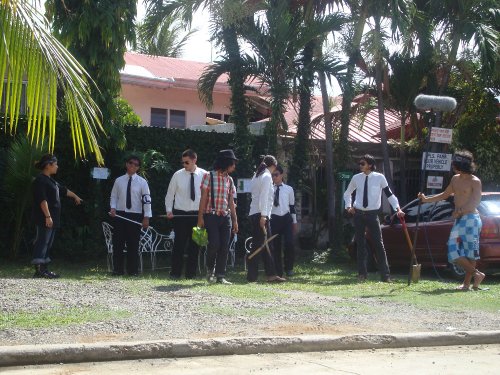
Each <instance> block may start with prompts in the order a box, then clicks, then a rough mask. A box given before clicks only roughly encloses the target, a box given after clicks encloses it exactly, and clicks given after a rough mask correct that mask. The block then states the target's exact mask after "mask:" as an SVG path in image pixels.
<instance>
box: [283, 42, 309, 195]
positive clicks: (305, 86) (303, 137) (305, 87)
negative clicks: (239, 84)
mask: <svg viewBox="0 0 500 375" xmlns="http://www.w3.org/2000/svg"><path fill="white" fill-rule="evenodd" d="M315 44H316V43H315V42H314V41H310V42H308V43H307V44H306V46H305V47H304V59H303V62H304V65H303V70H302V81H301V82H300V85H299V104H300V106H299V116H298V117H299V118H298V124H297V137H296V138H295V152H294V154H293V160H292V165H291V168H290V172H291V173H290V176H289V182H290V183H291V184H292V185H294V186H295V187H296V188H300V187H301V185H302V183H303V181H304V177H305V173H304V171H305V170H306V167H307V166H308V165H309V152H308V151H309V138H310V136H311V97H312V88H313V85H314V71H313V69H312V68H311V64H312V61H313V52H314V48H315Z"/></svg>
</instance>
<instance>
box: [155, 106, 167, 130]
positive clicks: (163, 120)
mask: <svg viewBox="0 0 500 375" xmlns="http://www.w3.org/2000/svg"><path fill="white" fill-rule="evenodd" d="M151 126H159V127H161V128H166V127H167V110H166V109H164V108H151Z"/></svg>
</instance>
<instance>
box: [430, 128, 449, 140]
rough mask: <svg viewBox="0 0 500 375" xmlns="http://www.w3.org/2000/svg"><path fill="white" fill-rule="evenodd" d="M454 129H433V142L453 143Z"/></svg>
mask: <svg viewBox="0 0 500 375" xmlns="http://www.w3.org/2000/svg"><path fill="white" fill-rule="evenodd" d="M451 136H452V129H445V128H436V127H434V126H433V127H432V129H431V142H437V143H447V144H450V143H451Z"/></svg>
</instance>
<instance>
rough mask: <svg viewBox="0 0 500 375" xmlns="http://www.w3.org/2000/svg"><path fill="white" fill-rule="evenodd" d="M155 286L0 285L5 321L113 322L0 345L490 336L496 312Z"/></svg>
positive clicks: (14, 333)
mask: <svg viewBox="0 0 500 375" xmlns="http://www.w3.org/2000/svg"><path fill="white" fill-rule="evenodd" d="M157 284H158V282H157ZM159 284H160V285H152V283H151V282H150V281H148V280H144V279H137V280H133V281H131V280H123V279H107V280H102V281H84V280H64V279H59V280H42V279H9V278H4V279H0V290H1V293H0V310H1V312H2V313H3V314H9V313H14V312H19V311H25V312H33V313H36V312H39V311H46V310H48V309H49V310H50V309H53V311H57V306H64V307H66V308H75V309H76V311H82V312H83V311H87V310H89V309H98V310H100V311H102V312H104V313H107V314H111V315H112V317H111V318H109V319H107V320H105V321H99V322H91V323H84V324H69V325H65V326H57V327H47V328H36V329H20V328H6V329H3V330H0V345H21V344H52V343H54V344H55V343H89V342H98V341H136V340H156V339H159V340H166V339H175V338H209V337H240V336H269V335H284V336H286V335H300V334H351V333H401V332H423V331H455V330H495V329H498V327H500V314H498V313H497V314H493V313H487V312H478V311H471V312H463V311H461V312H455V311H436V310H435V309H432V310H431V309H423V308H419V307H415V306H413V305H410V304H405V303H395V302H390V301H384V300H381V299H378V298H376V297H374V298H349V299H345V298H340V297H335V296H325V295H320V294H316V293H309V292H301V291H284V290H280V289H278V288H276V287H274V286H273V285H268V284H265V283H262V284H259V285H258V287H259V288H269V289H271V290H275V292H276V293H275V298H273V299H272V300H270V299H263V300H255V299H242V298H232V297H227V296H224V297H223V296H219V295H217V294H216V293H211V292H210V288H211V286H206V282H204V281H202V280H200V281H199V282H197V283H195V284H194V285H187V284H176V283H174V282H171V281H169V280H165V282H164V283H161V282H160V283H159ZM220 287H222V286H214V287H213V288H220ZM224 287H226V286H224ZM227 287H228V288H231V286H227ZM214 291H215V292H216V289H214ZM120 312H121V315H119V314H120ZM117 314H118V315H117ZM123 315H125V316H123Z"/></svg>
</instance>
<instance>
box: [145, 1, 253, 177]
mask: <svg viewBox="0 0 500 375" xmlns="http://www.w3.org/2000/svg"><path fill="white" fill-rule="evenodd" d="M146 5H147V14H148V17H147V20H148V22H147V23H146V24H145V25H144V30H145V32H146V34H149V35H150V36H153V35H154V34H155V30H157V29H158V26H159V25H160V24H161V23H162V22H163V20H164V19H165V18H167V17H170V16H171V15H176V16H179V17H180V18H182V19H183V20H184V22H185V23H186V24H188V25H190V24H191V22H192V19H193V14H194V13H196V11H198V10H200V9H203V10H208V11H209V12H210V15H211V23H212V36H211V39H212V40H214V41H215V42H216V43H217V44H219V45H220V46H221V47H222V50H223V52H224V54H225V55H224V58H223V60H227V61H228V63H227V64H225V63H224V62H222V65H226V68H225V72H227V73H228V74H229V80H228V83H229V86H230V88H231V121H232V122H233V123H234V124H235V132H234V146H235V150H236V153H237V154H238V157H239V158H241V160H242V162H241V163H240V165H239V167H238V169H239V170H240V171H241V172H242V173H251V171H252V169H253V168H252V163H251V161H250V160H251V155H252V144H251V141H250V139H251V138H250V130H249V128H248V125H249V119H248V104H247V100H246V97H245V91H246V86H245V76H244V75H243V72H242V69H241V66H242V61H241V53H240V46H239V42H238V26H239V24H240V23H241V20H242V19H244V18H247V17H251V16H252V15H253V9H254V6H253V5H252V4H244V3H242V2H239V1H231V0H173V1H170V2H166V3H164V2H163V1H158V0H147V1H146ZM216 64H217V63H216ZM213 69H214V71H218V70H220V68H218V67H213ZM211 76H213V74H212V72H208V71H207V72H206V74H205V75H204V77H205V78H203V77H202V79H201V80H200V82H199V85H198V86H199V90H198V91H199V95H200V99H201V100H202V101H203V102H204V103H205V104H206V105H207V106H208V107H210V106H211V105H212V98H211V88H210V87H211V83H210V79H209V77H211ZM207 78H208V81H205V82H203V79H207ZM214 84H215V82H214ZM212 87H213V86H212Z"/></svg>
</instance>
